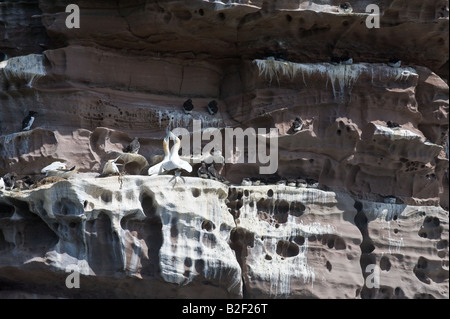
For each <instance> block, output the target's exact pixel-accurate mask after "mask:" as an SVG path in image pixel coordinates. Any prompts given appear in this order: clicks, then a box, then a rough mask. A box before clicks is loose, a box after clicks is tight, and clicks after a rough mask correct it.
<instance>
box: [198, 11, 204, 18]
mask: <svg viewBox="0 0 450 319" xmlns="http://www.w3.org/2000/svg"><path fill="white" fill-rule="evenodd" d="M198 14H199V15H201V16H202V17H203V16H204V15H205V11H204V10H203V9H199V10H198Z"/></svg>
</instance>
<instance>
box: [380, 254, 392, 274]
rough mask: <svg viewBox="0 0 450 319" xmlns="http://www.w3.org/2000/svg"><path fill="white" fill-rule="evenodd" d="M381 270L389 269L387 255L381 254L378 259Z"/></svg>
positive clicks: (389, 263)
mask: <svg viewBox="0 0 450 319" xmlns="http://www.w3.org/2000/svg"><path fill="white" fill-rule="evenodd" d="M380 268H381V270H385V271H389V270H390V269H391V262H390V261H389V258H388V257H387V256H383V257H381V259H380Z"/></svg>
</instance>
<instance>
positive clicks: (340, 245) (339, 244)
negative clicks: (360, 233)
mask: <svg viewBox="0 0 450 319" xmlns="http://www.w3.org/2000/svg"><path fill="white" fill-rule="evenodd" d="M346 247H347V244H346V243H345V240H344V239H343V238H341V237H336V238H335V240H334V248H335V249H336V250H344V249H345V248H346Z"/></svg>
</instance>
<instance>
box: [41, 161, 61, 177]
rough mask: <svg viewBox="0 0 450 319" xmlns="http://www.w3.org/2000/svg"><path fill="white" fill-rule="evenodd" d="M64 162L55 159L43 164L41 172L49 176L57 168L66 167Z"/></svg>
mask: <svg viewBox="0 0 450 319" xmlns="http://www.w3.org/2000/svg"><path fill="white" fill-rule="evenodd" d="M66 168H67V167H66V164H65V163H63V162H60V161H56V162H53V163H51V164H50V165H47V166H45V167H44V168H43V169H41V173H43V174H45V176H49V174H51V172H53V171H58V170H64V169H66Z"/></svg>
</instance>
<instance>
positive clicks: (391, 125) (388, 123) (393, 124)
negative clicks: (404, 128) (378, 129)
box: [386, 121, 400, 128]
mask: <svg viewBox="0 0 450 319" xmlns="http://www.w3.org/2000/svg"><path fill="white" fill-rule="evenodd" d="M386 125H387V127H389V128H394V127H400V124H398V123H397V122H392V121H387V122H386Z"/></svg>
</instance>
